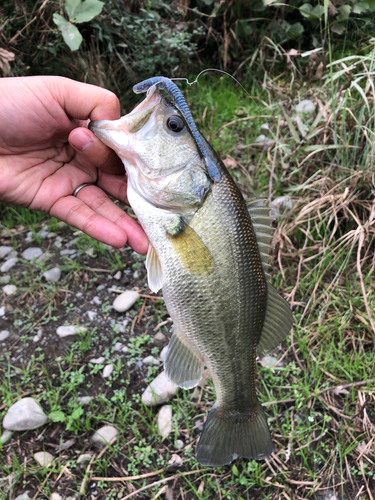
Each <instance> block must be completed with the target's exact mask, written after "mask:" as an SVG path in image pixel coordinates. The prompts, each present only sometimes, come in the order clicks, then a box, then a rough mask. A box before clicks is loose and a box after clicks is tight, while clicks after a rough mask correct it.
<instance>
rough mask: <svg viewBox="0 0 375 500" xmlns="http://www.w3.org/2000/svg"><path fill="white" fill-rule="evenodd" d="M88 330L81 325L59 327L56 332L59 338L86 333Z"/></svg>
mask: <svg viewBox="0 0 375 500" xmlns="http://www.w3.org/2000/svg"><path fill="white" fill-rule="evenodd" d="M86 330H87V328H86V327H85V326H79V325H68V326H59V327H58V329H57V330H56V333H57V335H58V336H59V337H61V338H63V337H68V336H69V335H75V334H76V333H80V332H85V331H86Z"/></svg>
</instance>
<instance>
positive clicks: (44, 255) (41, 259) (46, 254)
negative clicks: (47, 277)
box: [36, 252, 53, 264]
mask: <svg viewBox="0 0 375 500" xmlns="http://www.w3.org/2000/svg"><path fill="white" fill-rule="evenodd" d="M52 257H53V253H51V252H44V253H42V255H41V256H40V257H38V258H37V259H36V261H37V262H38V264H39V263H40V262H45V261H47V260H48V259H51V258H52Z"/></svg>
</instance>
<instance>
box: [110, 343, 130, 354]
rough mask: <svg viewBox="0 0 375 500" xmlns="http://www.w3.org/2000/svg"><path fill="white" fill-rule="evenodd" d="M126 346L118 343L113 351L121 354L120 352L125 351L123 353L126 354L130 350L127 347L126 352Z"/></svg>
mask: <svg viewBox="0 0 375 500" xmlns="http://www.w3.org/2000/svg"><path fill="white" fill-rule="evenodd" d="M124 347H125V346H124V344H122V343H121V342H116V344H115V345H114V346H113V350H114V351H116V352H119V351H123V352H126V351H127V350H128V348H127V347H126V351H124Z"/></svg>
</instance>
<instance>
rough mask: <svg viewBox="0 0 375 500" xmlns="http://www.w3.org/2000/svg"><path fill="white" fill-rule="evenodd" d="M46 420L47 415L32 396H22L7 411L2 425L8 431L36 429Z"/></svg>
mask: <svg viewBox="0 0 375 500" xmlns="http://www.w3.org/2000/svg"><path fill="white" fill-rule="evenodd" d="M46 422H47V416H46V415H45V413H44V411H43V410H42V408H41V407H40V406H39V405H38V403H37V402H36V401H35V399H33V398H23V399H20V400H19V401H17V403H14V405H12V406H11V407H10V408H9V410H8V411H7V413H6V415H5V417H4V420H3V427H4V429H8V430H10V431H27V430H31V429H36V428H37V427H40V426H41V425H43V424H45V423H46Z"/></svg>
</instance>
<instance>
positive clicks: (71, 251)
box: [60, 248, 77, 256]
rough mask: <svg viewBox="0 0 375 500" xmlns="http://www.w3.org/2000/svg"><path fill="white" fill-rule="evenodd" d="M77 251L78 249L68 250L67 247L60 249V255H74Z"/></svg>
mask: <svg viewBox="0 0 375 500" xmlns="http://www.w3.org/2000/svg"><path fill="white" fill-rule="evenodd" d="M75 253H77V250H68V249H67V248H66V249H64V250H61V251H60V255H61V256H64V255H74V254H75Z"/></svg>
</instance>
